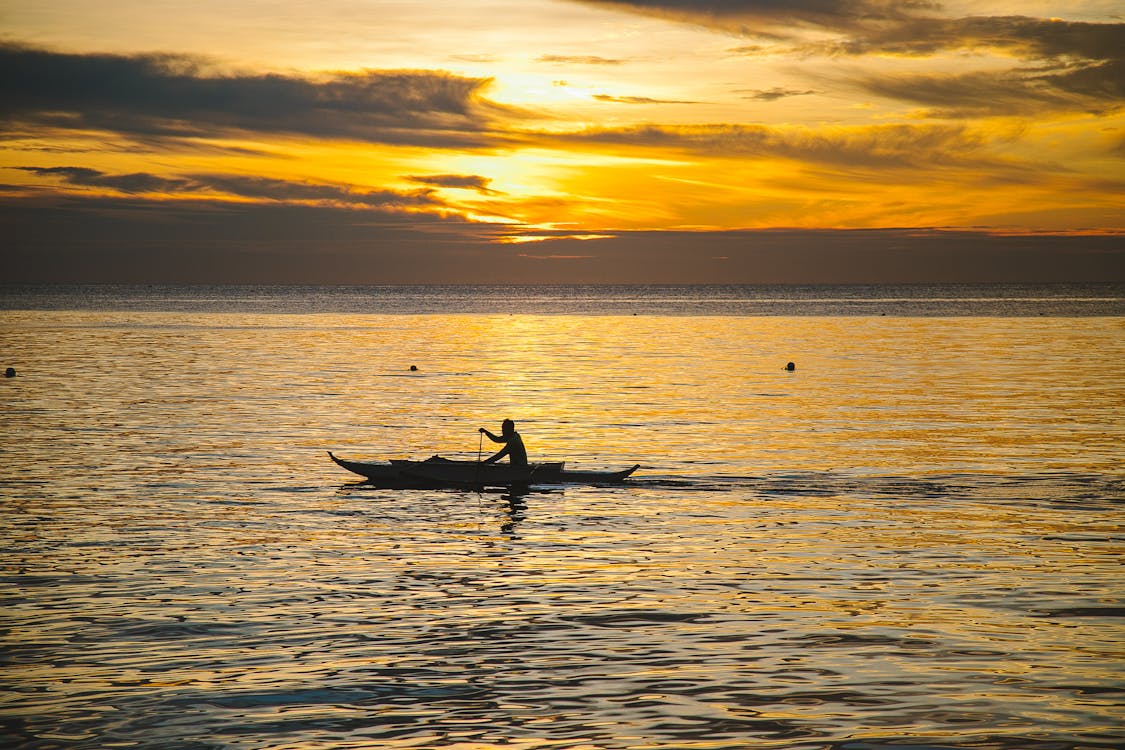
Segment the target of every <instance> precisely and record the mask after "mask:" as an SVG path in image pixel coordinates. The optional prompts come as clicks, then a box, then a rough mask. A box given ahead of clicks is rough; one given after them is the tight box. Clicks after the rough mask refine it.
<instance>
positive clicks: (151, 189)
mask: <svg viewBox="0 0 1125 750" xmlns="http://www.w3.org/2000/svg"><path fill="white" fill-rule="evenodd" d="M16 169H20V170H23V171H24V172H31V173H32V174H37V175H39V176H40V177H59V178H61V179H62V180H63V181H64V182H66V183H69V184H71V185H86V186H89V187H105V188H112V189H113V190H120V191H121V192H123V193H180V192H194V191H198V190H200V189H202V186H201V185H200V184H199V183H197V182H195V181H193V180H185V179H180V178H168V177H160V176H159V175H154V174H149V173H147V172H133V173H131V174H118V175H111V174H106V173H105V172H100V171H98V170H96V169H88V168H86V167H16Z"/></svg>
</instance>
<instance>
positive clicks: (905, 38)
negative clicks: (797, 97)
mask: <svg viewBox="0 0 1125 750" xmlns="http://www.w3.org/2000/svg"><path fill="white" fill-rule="evenodd" d="M948 49H973V50H980V49H996V50H1003V51H1006V52H1008V53H1011V54H1014V55H1017V56H1019V57H1023V58H1028V59H1053V58H1063V57H1065V58H1069V59H1084V60H1112V59H1120V58H1121V57H1122V56H1123V55H1125V24H1123V23H1090V22H1083V21H1065V20H1061V19H1044V18H1031V17H1027V16H970V17H966V18H924V19H913V20H905V21H903V22H901V23H896V24H893V25H891V26H887V27H883V28H879V29H871V30H868V31H866V32H865V33H863V34H861V35H855V36H853V37H851V38H849V39H847V40H845V41H843V42H840V43H836V44H829V45H826V46H825V47H823V50H824V51H826V52H837V53H843V54H853V55H861V54H871V53H891V54H902V55H929V54H934V53H936V52H940V51H942V50H948Z"/></svg>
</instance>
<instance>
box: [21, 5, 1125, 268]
mask: <svg viewBox="0 0 1125 750" xmlns="http://www.w3.org/2000/svg"><path fill="white" fill-rule="evenodd" d="M1123 57H1125V6H1122V4H1121V2H1120V0H1075V1H1072V2H1063V1H1060V0H1055V1H1054V2H1051V1H1048V0H1024V1H1022V2H1014V1H1008V0H972V1H970V0H952V1H945V2H929V1H928V0H903V1H893V0H810V1H808V2H799V1H787V2H782V1H781V0H743V1H741V2H739V1H734V0H729V1H725V2H724V1H716V2H687V1H686V0H636V1H626V0H622V1H602V0H449V1H440V2H438V1H431V2H407V1H405V0H403V1H391V0H318V1H317V2H287V1H285V0H281V1H276V0H269V1H267V0H223V2H217V1H215V0H193V1H192V2H161V1H159V0H146V1H144V2H140V1H138V0H99V2H89V1H88V0H0V113H2V114H0V117H2V121H3V125H2V145H0V231H2V234H3V235H5V236H6V238H5V239H3V240H0V242H2V243H3V244H4V245H6V246H7V247H6V248H5V249H4V251H3V256H4V258H3V260H2V261H0V276H2V277H7V279H9V280H12V281H52V280H62V281H85V280H89V281H145V282H149V281H172V282H194V281H206V282H224V281H229V282H267V283H273V282H285V283H301V282H309V283H321V282H331V283H398V282H410V283H413V282H442V283H445V282H458V281H465V282H491V281H497V282H598V281H604V282H629V281H637V282H727V281H730V282H745V283H756V282H832V281H843V282H866V281H929V280H936V281H952V280H982V281H992V280H1115V281H1123V280H1125V109H1123V107H1122V105H1123V103H1125V62H1123Z"/></svg>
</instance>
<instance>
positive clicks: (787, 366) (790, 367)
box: [785, 362, 797, 372]
mask: <svg viewBox="0 0 1125 750" xmlns="http://www.w3.org/2000/svg"><path fill="white" fill-rule="evenodd" d="M785 369H786V370H788V371H789V372H793V371H794V370H796V369H797V365H795V364H793V363H792V362H790V363H789V364H787V365H785Z"/></svg>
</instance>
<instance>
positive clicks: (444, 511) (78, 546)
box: [0, 286, 1125, 750]
mask: <svg viewBox="0 0 1125 750" xmlns="http://www.w3.org/2000/svg"><path fill="white" fill-rule="evenodd" d="M2 292H3V294H2V297H0V308H3V311H2V312H0V368H3V367H7V366H12V367H15V368H16V369H17V371H18V375H17V377H15V378H10V379H0V429H2V434H3V436H4V440H3V443H2V444H0V451H2V454H0V502H2V515H0V534H2V537H3V539H4V544H3V547H2V549H0V618H2V622H0V656H2V659H3V667H4V668H3V671H2V672H0V689H2V692H0V696H2V697H0V720H2V724H0V727H2V729H0V732H2V736H0V745H2V746H3V747H5V748H44V749H46V748H113V747H119V748H247V749H250V748H254V749H257V748H294V749H297V748H302V749H305V748H309V749H312V748H453V749H456V750H468V749H469V748H474V749H482V748H519V749H530V748H552V749H561V748H565V749H568V750H596V749H603V748H604V749H610V748H613V749H617V748H661V749H669V750H670V749H671V748H677V749H684V750H703V749H708V750H716V749H719V748H797V749H800V750H829V749H831V750H894V749H899V750H902V749H903V748H912V749H913V750H917V749H918V748H978V749H980V748H983V749H986V750H992V749H995V750H1079V749H1085V748H1116V747H1120V746H1122V744H1123V743H1125V729H1123V725H1125V708H1123V704H1125V700H1123V699H1125V683H1123V681H1122V676H1123V670H1122V661H1121V657H1122V655H1123V654H1122V652H1123V649H1122V642H1123V635H1125V628H1123V627H1122V620H1121V618H1122V615H1123V614H1125V603H1123V601H1122V599H1123V596H1122V594H1123V588H1125V586H1123V585H1122V574H1121V570H1122V567H1121V563H1122V559H1121V558H1122V552H1123V550H1125V545H1123V544H1122V542H1123V540H1125V530H1123V527H1122V523H1121V511H1122V502H1123V500H1125V470H1123V468H1122V466H1123V458H1125V450H1123V448H1122V446H1123V445H1125V290H1123V289H1122V288H1121V287H1120V286H1093V287H1063V286H1052V287H901V288H857V287H845V288H745V287H729V288H727V287H715V288H678V287H659V288H633V287H614V288H593V289H591V288H376V289H371V288H368V289H363V288H340V289H323V288H321V289H313V288H286V289H277V288H262V289H258V288H198V287H196V288H158V287H146V288H135V287H59V288H30V287H20V288H17V287H6V288H3V290H2ZM790 361H792V362H794V363H795V365H796V369H795V371H793V372H788V371H786V370H785V364H786V363H787V362H790ZM411 365H415V366H416V367H417V368H418V370H417V371H415V372H411V371H410V369H409V368H410V366H411ZM504 417H511V418H513V419H515V420H516V421H517V423H518V426H519V428H520V431H521V433H522V434H523V436H524V439H525V442H526V443H527V446H528V449H529V452H530V453H531V454H532V456H533V459H534V458H542V459H554V460H561V459H566V460H567V461H568V465H570V466H572V467H579V468H619V467H624V466H629V465H632V464H633V463H640V464H642V466H643V468H642V469H641V470H640V471H639V472H638V474H637V475H636V478H635V479H634V480H632V481H631V482H630V483H629V484H627V485H625V486H623V487H612V488H605V487H601V488H599V487H567V488H560V487H547V488H543V489H541V490H539V491H535V492H532V493H531V494H528V495H526V496H512V495H510V494H505V493H499V492H487V493H482V494H477V493H472V492H455V491H391V490H381V489H374V488H371V487H367V486H364V485H362V484H357V483H355V482H354V481H353V480H358V479H359V478H358V477H354V476H351V475H348V474H347V473H346V472H344V471H343V470H341V469H339V468H338V467H336V466H335V465H333V464H332V463H331V462H329V461H328V459H327V456H326V455H325V451H326V450H333V451H335V452H336V453H338V454H340V455H342V456H345V457H350V458H367V459H381V458H387V457H414V458H422V457H426V456H428V455H430V454H432V453H435V452H436V453H441V454H442V455H446V456H450V457H460V458H475V457H476V455H477V452H478V448H479V442H478V440H479V437H478V434H477V427H478V426H482V425H483V426H488V427H490V428H493V429H496V427H497V426H498V423H499V421H500V420H501V419H502V418H504ZM487 447H488V446H485V448H486V449H487Z"/></svg>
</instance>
